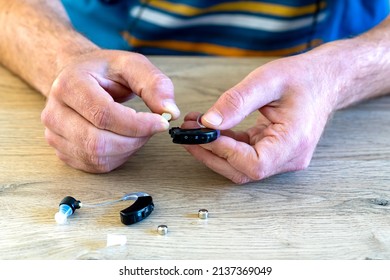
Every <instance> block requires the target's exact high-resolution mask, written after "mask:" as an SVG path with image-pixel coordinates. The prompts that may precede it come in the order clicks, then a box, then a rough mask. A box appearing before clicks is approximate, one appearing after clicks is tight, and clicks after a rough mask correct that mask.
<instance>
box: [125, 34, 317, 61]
mask: <svg viewBox="0 0 390 280" xmlns="http://www.w3.org/2000/svg"><path fill="white" fill-rule="evenodd" d="M122 36H123V38H124V39H125V40H126V41H127V42H128V43H129V44H130V45H131V46H133V47H135V48H137V47H152V48H163V49H170V50H174V51H183V52H193V53H199V54H206V55H216V56H230V57H237V56H286V55H291V54H294V53H298V52H302V51H305V50H306V49H307V43H305V44H301V45H298V46H294V47H291V48H285V49H281V50H270V51H263V50H247V49H240V48H236V47H227V46H221V45H216V44H210V43H204V42H186V41H176V40H153V41H147V40H141V39H137V38H135V37H134V36H131V35H130V34H129V33H128V32H123V33H122ZM321 43H322V42H321V41H320V40H313V41H312V43H311V44H312V46H316V45H320V44H321Z"/></svg>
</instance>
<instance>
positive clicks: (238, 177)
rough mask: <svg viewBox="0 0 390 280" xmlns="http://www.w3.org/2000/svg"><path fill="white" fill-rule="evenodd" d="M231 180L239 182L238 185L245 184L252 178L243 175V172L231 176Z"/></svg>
mask: <svg viewBox="0 0 390 280" xmlns="http://www.w3.org/2000/svg"><path fill="white" fill-rule="evenodd" d="M230 180H231V181H232V182H233V183H235V184H238V185H243V184H246V183H249V182H250V181H251V179H250V178H249V177H247V176H244V175H241V174H237V175H233V176H232V177H231V178H230Z"/></svg>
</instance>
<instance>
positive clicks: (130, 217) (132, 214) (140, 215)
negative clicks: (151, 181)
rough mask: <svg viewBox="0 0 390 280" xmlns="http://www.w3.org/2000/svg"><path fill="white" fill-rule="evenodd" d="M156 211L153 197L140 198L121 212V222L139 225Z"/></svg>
mask: <svg viewBox="0 0 390 280" xmlns="http://www.w3.org/2000/svg"><path fill="white" fill-rule="evenodd" d="M153 209H154V204H153V199H152V197H151V196H140V197H138V198H137V200H136V201H135V202H134V203H133V204H132V205H130V206H129V207H127V208H126V209H123V210H122V211H121V212H120V216H121V222H122V223H123V224H125V225H132V224H135V223H138V222H140V221H142V220H143V219H145V218H146V217H148V216H149V215H150V214H151V213H152V211H153Z"/></svg>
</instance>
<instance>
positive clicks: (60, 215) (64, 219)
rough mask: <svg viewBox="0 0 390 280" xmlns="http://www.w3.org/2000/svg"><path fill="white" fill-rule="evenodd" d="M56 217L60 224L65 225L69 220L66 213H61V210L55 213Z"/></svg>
mask: <svg viewBox="0 0 390 280" xmlns="http://www.w3.org/2000/svg"><path fill="white" fill-rule="evenodd" d="M54 219H55V220H56V222H57V224H59V225H63V224H65V223H66V222H67V221H68V217H67V215H66V214H64V213H61V212H57V213H56V214H55V215H54Z"/></svg>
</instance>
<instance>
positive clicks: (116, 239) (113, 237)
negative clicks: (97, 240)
mask: <svg viewBox="0 0 390 280" xmlns="http://www.w3.org/2000/svg"><path fill="white" fill-rule="evenodd" d="M126 243H127V237H126V235H120V234H111V233H109V234H107V247H110V246H118V245H119V246H122V245H125V244H126Z"/></svg>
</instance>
